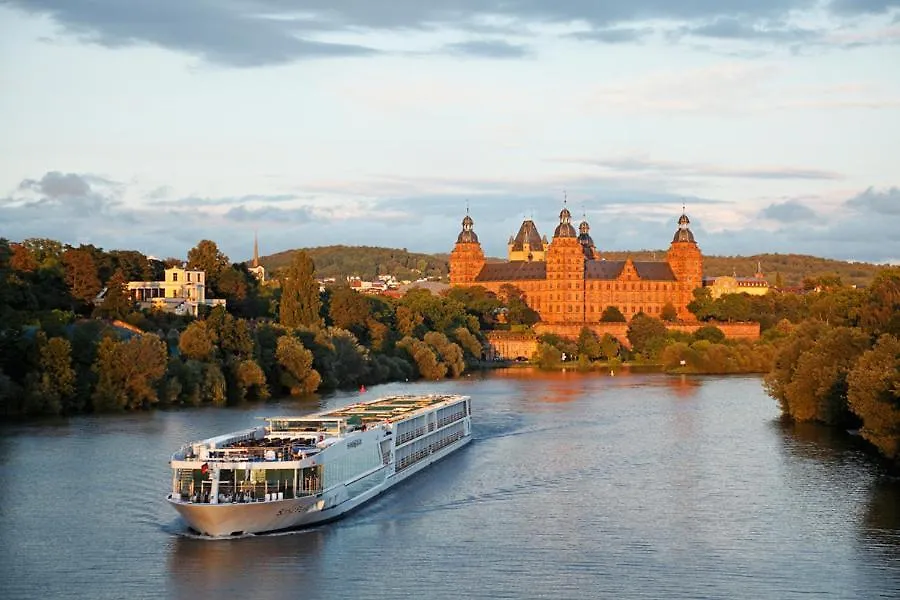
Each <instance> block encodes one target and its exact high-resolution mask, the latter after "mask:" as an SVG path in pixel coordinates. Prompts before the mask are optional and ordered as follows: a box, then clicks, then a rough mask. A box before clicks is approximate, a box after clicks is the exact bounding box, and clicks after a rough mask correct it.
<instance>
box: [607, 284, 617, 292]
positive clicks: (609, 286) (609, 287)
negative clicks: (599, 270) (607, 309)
mask: <svg viewBox="0 0 900 600" xmlns="http://www.w3.org/2000/svg"><path fill="white" fill-rule="evenodd" d="M611 288H612V286H611V285H610V284H608V283H607V284H606V291H607V292H608V291H609V290H610V289H611ZM616 289H618V286H617V287H616Z"/></svg>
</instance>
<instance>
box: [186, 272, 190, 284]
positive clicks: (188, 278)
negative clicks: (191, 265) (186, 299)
mask: <svg viewBox="0 0 900 600" xmlns="http://www.w3.org/2000/svg"><path fill="white" fill-rule="evenodd" d="M187 280H188V283H190V282H191V274H190V273H188V274H187Z"/></svg>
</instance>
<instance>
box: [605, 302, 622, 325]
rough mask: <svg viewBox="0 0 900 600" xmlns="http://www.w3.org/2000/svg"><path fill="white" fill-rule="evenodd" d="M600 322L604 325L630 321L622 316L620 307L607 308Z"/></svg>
mask: <svg viewBox="0 0 900 600" xmlns="http://www.w3.org/2000/svg"><path fill="white" fill-rule="evenodd" d="M600 321H601V322H603V323H625V322H627V321H628V319H626V318H625V315H623V314H622V311H621V310H619V307H618V306H612V305H610V306H607V307H606V308H604V309H603V313H602V314H601V315H600Z"/></svg>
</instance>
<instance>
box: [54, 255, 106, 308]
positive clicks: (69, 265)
mask: <svg viewBox="0 0 900 600" xmlns="http://www.w3.org/2000/svg"><path fill="white" fill-rule="evenodd" d="M63 263H64V264H65V267H66V283H67V284H68V286H69V291H70V293H71V294H72V297H73V298H75V299H76V300H79V301H81V302H83V303H84V304H92V303H93V302H94V298H96V297H97V293H98V292H100V278H99V277H98V276H97V266H96V264H95V263H94V259H93V258H92V257H91V254H90V252H88V251H87V250H80V249H76V248H70V249H69V250H66V253H65V254H64V255H63Z"/></svg>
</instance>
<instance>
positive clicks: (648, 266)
mask: <svg viewBox="0 0 900 600" xmlns="http://www.w3.org/2000/svg"><path fill="white" fill-rule="evenodd" d="M632 264H633V265H634V270H635V271H637V275H638V277H639V278H640V279H642V280H644V281H676V279H675V274H674V273H673V272H672V268H671V267H670V266H669V263H667V262H662V261H634V262H633V263H632ZM584 268H585V279H603V280H613V279H617V278H618V277H619V275H621V274H622V269H624V268H625V261H624V260H588V261H585V263H584ZM546 277H547V263H545V262H543V261H524V260H516V261H511V262H505V263H486V264H485V265H484V267H482V269H481V272H480V273H478V275H477V276H476V277H475V281H514V280H517V279H546Z"/></svg>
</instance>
